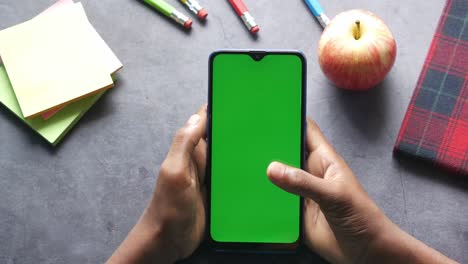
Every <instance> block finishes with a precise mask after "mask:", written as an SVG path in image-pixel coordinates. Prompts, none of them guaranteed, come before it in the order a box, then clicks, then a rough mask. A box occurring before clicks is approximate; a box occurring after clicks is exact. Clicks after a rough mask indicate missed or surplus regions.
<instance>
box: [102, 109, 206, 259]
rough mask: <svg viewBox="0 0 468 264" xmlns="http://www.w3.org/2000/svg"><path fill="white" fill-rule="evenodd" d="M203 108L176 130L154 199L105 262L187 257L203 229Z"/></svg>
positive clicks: (197, 241) (204, 115)
mask: <svg viewBox="0 0 468 264" xmlns="http://www.w3.org/2000/svg"><path fill="white" fill-rule="evenodd" d="M205 130H206V105H205V106H203V107H202V108H201V109H200V110H199V111H198V113H197V114H195V115H192V116H191V117H190V119H189V120H188V121H187V123H186V124H185V125H184V126H183V127H182V128H180V129H179V130H178V131H177V133H176V135H175V137H174V140H173V143H172V146H171V148H170V150H169V153H168V155H167V157H166V159H165V160H164V162H163V163H162V165H161V167H160V171H159V176H158V180H157V183H156V187H155V190H154V193H153V197H152V198H151V201H150V202H149V204H148V207H147V208H146V210H145V211H144V213H143V215H142V216H141V218H140V220H139V222H138V223H137V224H136V226H135V227H134V229H133V230H132V231H131V232H130V234H129V235H128V237H127V239H126V240H125V241H124V242H123V243H122V245H121V246H120V247H119V249H118V250H117V251H116V252H115V253H114V255H113V256H112V257H111V259H110V260H109V261H108V263H143V262H146V261H147V262H151V263H152V261H155V260H157V263H173V262H175V261H177V260H180V259H183V258H186V257H188V256H190V255H191V254H192V253H193V252H194V251H195V249H196V248H197V247H198V246H199V244H200V242H201V240H202V239H203V235H204V229H205V192H206V190H205V186H204V183H203V182H204V176H205V164H206V142H205V139H204V138H205Z"/></svg>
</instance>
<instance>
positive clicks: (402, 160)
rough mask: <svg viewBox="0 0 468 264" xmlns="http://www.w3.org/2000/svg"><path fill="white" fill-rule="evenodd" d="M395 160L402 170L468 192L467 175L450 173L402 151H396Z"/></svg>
mask: <svg viewBox="0 0 468 264" xmlns="http://www.w3.org/2000/svg"><path fill="white" fill-rule="evenodd" d="M393 160H394V162H396V163H397V164H398V166H399V167H400V169H401V170H403V171H404V172H408V173H409V174H411V175H414V176H416V177H424V178H428V179H431V180H434V181H436V182H439V183H442V184H446V185H450V186H453V187H455V188H459V189H461V190H464V191H466V192H467V193H468V178H467V177H466V176H461V175H455V174H452V173H449V172H447V171H445V170H443V169H442V168H439V167H436V166H435V165H434V164H432V163H430V162H429V161H426V160H423V159H419V158H415V157H412V156H408V155H405V154H402V153H394V155H393Z"/></svg>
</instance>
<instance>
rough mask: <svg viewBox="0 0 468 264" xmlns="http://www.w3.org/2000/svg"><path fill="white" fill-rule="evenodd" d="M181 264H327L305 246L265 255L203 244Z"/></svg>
mask: <svg viewBox="0 0 468 264" xmlns="http://www.w3.org/2000/svg"><path fill="white" fill-rule="evenodd" d="M178 263H180V264H192V263H193V264H195V263H202V264H210V263H223V264H231V263H232V264H234V263H242V264H254V263H255V264H262V263H275V264H283V263H287V264H289V263H297V264H305V263H308V264H310V263H317V264H327V263H328V262H326V261H325V260H323V259H322V258H320V257H319V256H317V255H315V254H314V253H312V252H310V251H309V250H307V249H305V248H301V249H300V250H299V252H298V253H297V254H294V255H271V254H268V255H266V254H265V255H263V254H247V253H244V254H240V253H215V252H213V251H212V250H210V249H208V248H206V246H202V247H201V248H200V249H199V250H197V251H196V252H195V253H194V255H193V256H192V257H190V258H189V259H187V260H184V261H180V262H178Z"/></svg>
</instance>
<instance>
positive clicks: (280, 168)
mask: <svg viewBox="0 0 468 264" xmlns="http://www.w3.org/2000/svg"><path fill="white" fill-rule="evenodd" d="M267 173H268V175H270V176H273V177H281V176H283V173H284V165H282V164H281V163H279V162H272V163H271V164H270V166H268V169H267Z"/></svg>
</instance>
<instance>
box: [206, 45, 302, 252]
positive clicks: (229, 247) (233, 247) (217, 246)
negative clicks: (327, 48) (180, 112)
mask: <svg viewBox="0 0 468 264" xmlns="http://www.w3.org/2000/svg"><path fill="white" fill-rule="evenodd" d="M222 54H242V55H249V56H251V57H252V59H253V60H255V61H260V60H261V59H263V58H264V57H266V56H270V55H294V56H297V57H299V58H300V59H301V62H302V87H301V89H302V91H301V93H302V100H301V123H302V129H301V157H302V158H301V168H304V164H305V156H306V150H305V137H306V128H307V124H306V122H307V121H306V110H307V109H306V101H307V61H306V58H305V56H304V55H303V53H301V52H299V51H295V50H219V51H215V52H213V53H211V55H210V57H209V73H208V74H209V76H208V80H209V81H208V82H209V84H208V86H209V88H208V107H207V130H206V141H207V162H206V188H207V208H206V229H205V231H206V232H205V233H206V234H205V237H206V242H207V244H208V246H209V247H210V248H211V249H214V250H216V251H224V252H251V253H252V252H253V253H294V252H296V251H297V250H298V249H299V248H300V246H302V241H303V207H304V199H303V198H302V197H300V215H299V219H300V220H299V221H300V222H299V237H298V240H297V241H295V242H294V243H285V244H284V243H251V242H217V241H214V240H213V239H212V237H211V232H210V229H211V226H210V224H211V223H210V220H211V219H210V211H211V133H212V131H211V128H212V105H213V104H212V99H213V98H212V89H213V61H214V59H215V58H216V56H218V55H222Z"/></svg>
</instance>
